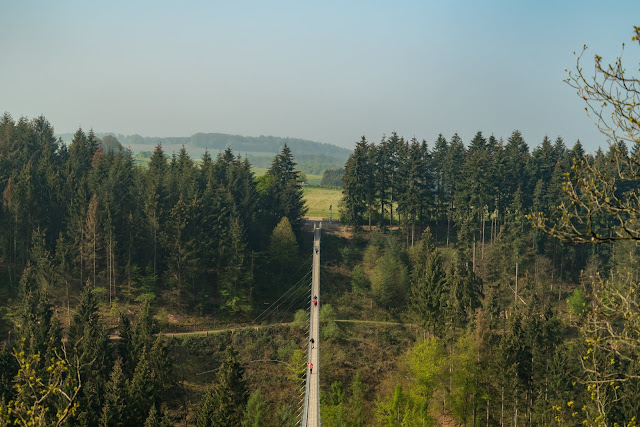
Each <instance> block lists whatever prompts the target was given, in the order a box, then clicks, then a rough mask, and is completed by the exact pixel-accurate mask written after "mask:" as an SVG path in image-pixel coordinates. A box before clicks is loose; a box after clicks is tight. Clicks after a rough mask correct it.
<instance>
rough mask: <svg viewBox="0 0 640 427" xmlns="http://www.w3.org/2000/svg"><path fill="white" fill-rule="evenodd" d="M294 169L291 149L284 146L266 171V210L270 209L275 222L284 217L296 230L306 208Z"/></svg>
mask: <svg viewBox="0 0 640 427" xmlns="http://www.w3.org/2000/svg"><path fill="white" fill-rule="evenodd" d="M295 167H296V163H295V162H294V161H293V154H292V153H291V149H290V148H289V147H288V146H287V145H286V144H285V146H284V147H283V148H282V151H281V152H280V154H278V155H277V156H276V157H275V158H274V159H273V163H272V164H271V168H269V170H268V171H267V175H268V176H270V177H271V188H270V189H269V194H268V205H267V210H269V209H270V210H269V212H270V214H271V215H272V216H273V219H274V221H276V222H277V221H279V220H280V219H282V217H285V216H286V217H287V218H289V221H290V222H291V225H292V227H293V228H294V230H297V229H298V228H299V226H300V221H301V219H302V217H303V216H304V215H305V214H306V213H307V208H306V206H305V202H304V197H303V194H302V184H301V183H300V182H299V181H298V171H296V169H295Z"/></svg>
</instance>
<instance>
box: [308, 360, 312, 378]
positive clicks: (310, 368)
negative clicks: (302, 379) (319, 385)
mask: <svg viewBox="0 0 640 427" xmlns="http://www.w3.org/2000/svg"><path fill="white" fill-rule="evenodd" d="M307 366H308V367H309V375H311V374H313V363H311V362H307Z"/></svg>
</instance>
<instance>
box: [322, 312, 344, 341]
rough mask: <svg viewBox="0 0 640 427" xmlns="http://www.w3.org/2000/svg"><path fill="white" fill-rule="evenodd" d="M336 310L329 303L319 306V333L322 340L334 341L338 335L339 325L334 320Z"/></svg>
mask: <svg viewBox="0 0 640 427" xmlns="http://www.w3.org/2000/svg"><path fill="white" fill-rule="evenodd" d="M335 319H336V311H335V309H334V308H333V307H332V306H331V305H330V304H322V305H321V307H320V322H322V323H321V325H320V326H321V327H320V334H321V335H322V339H323V340H329V341H334V340H336V339H338V338H339V337H340V327H339V326H338V324H337V323H336V322H335Z"/></svg>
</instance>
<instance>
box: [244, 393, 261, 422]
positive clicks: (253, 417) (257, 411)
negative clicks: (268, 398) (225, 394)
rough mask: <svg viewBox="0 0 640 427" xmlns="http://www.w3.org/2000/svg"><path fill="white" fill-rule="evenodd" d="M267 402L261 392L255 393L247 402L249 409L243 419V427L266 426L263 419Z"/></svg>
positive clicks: (247, 408)
mask: <svg viewBox="0 0 640 427" xmlns="http://www.w3.org/2000/svg"><path fill="white" fill-rule="evenodd" d="M264 410H265V401H264V398H263V397H262V395H261V394H260V392H257V391H255V392H253V393H251V396H249V400H248V401H247V407H246V409H245V411H244V417H243V418H242V427H261V426H263V425H264V423H263V417H264V413H263V411H264Z"/></svg>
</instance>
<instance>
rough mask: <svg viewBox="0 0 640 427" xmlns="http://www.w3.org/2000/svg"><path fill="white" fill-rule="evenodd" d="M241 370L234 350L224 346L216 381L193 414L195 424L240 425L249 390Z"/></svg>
mask: <svg viewBox="0 0 640 427" xmlns="http://www.w3.org/2000/svg"><path fill="white" fill-rule="evenodd" d="M243 377H244V369H243V368H242V367H241V365H240V364H239V363H238V362H237V360H236V353H235V351H234V350H233V349H232V348H231V347H229V348H227V352H226V357H225V360H224V361H223V362H222V365H221V366H220V369H219V370H218V373H217V375H216V382H215V383H214V385H213V386H212V387H211V388H210V389H209V390H208V391H207V392H206V393H205V395H204V397H203V399H202V401H201V402H200V405H199V407H198V412H197V414H196V424H197V425H198V426H229V425H241V424H242V420H243V415H244V411H245V406H246V404H247V399H248V397H249V393H248V391H247V387H246V383H245V380H244V378H243Z"/></svg>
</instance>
